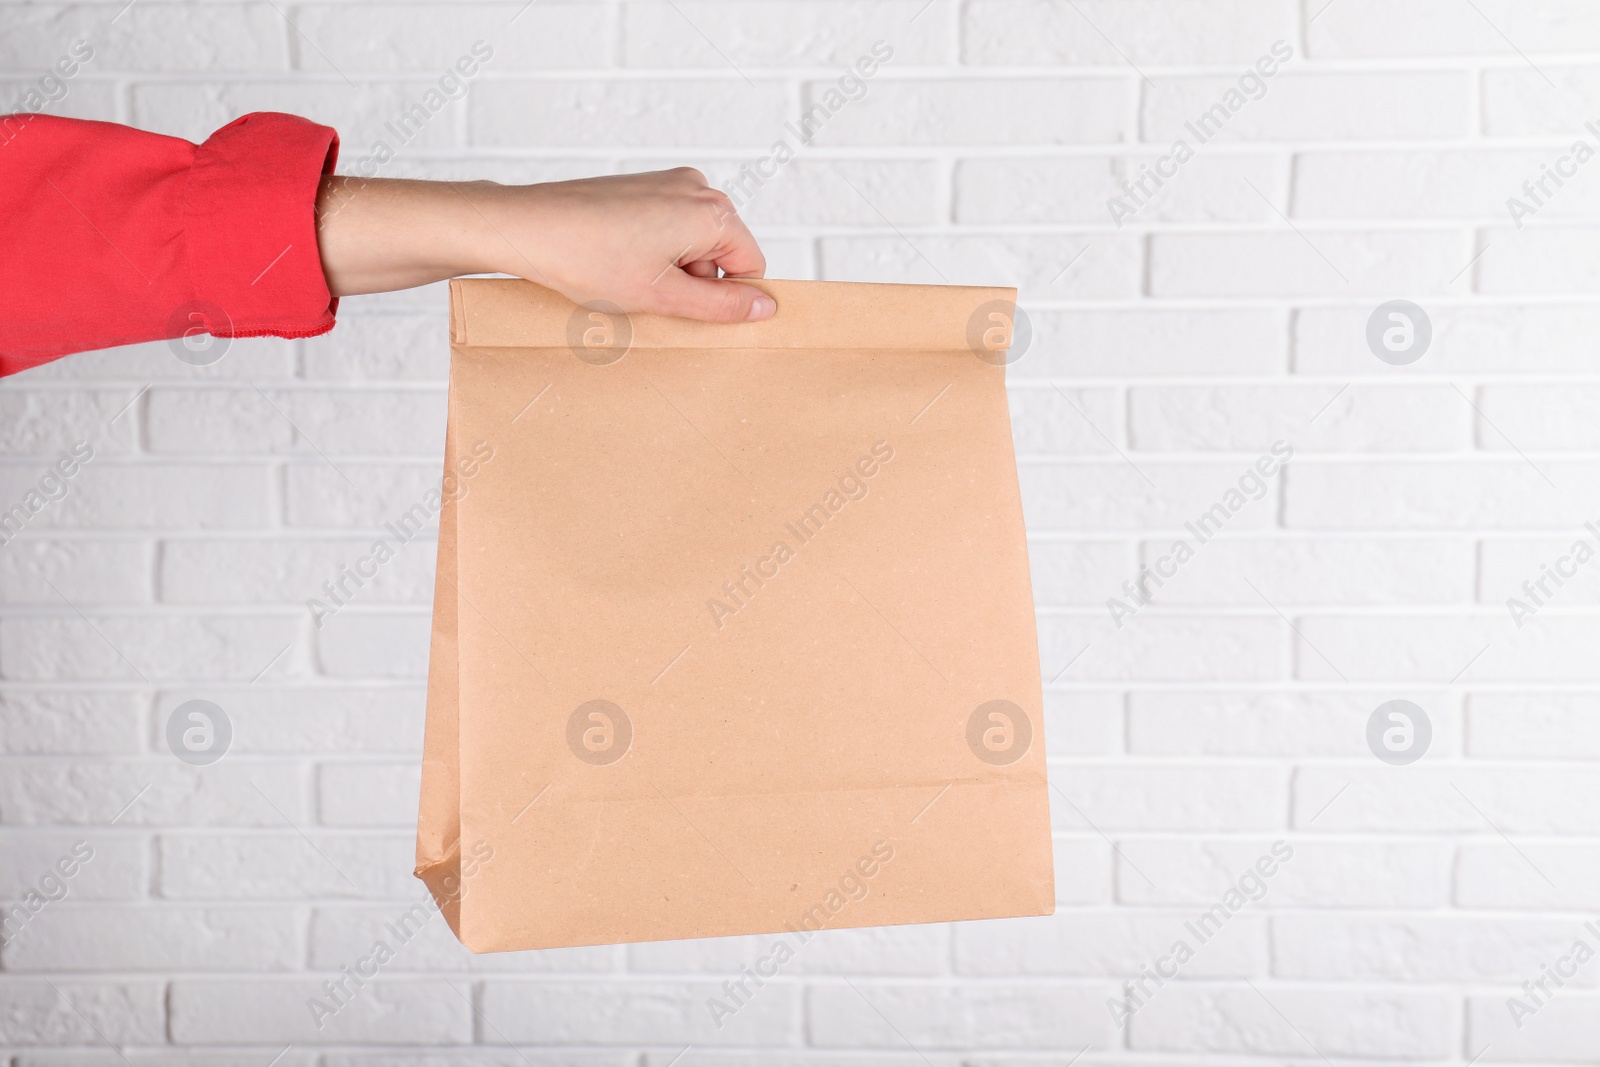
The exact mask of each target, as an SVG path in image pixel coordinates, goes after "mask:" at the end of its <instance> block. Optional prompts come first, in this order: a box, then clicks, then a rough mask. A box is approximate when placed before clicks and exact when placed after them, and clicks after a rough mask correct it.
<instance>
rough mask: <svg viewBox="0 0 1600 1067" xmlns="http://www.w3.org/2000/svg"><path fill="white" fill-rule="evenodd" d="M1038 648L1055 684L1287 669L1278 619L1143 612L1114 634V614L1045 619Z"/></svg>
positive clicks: (1252, 674)
mask: <svg viewBox="0 0 1600 1067" xmlns="http://www.w3.org/2000/svg"><path fill="white" fill-rule="evenodd" d="M1039 647H1040V649H1041V653H1040V655H1041V660H1042V667H1043V670H1044V676H1045V678H1046V680H1047V681H1052V682H1053V681H1055V680H1056V678H1057V676H1058V675H1059V676H1061V677H1062V678H1064V679H1066V681H1068V682H1085V681H1112V680H1120V681H1133V680H1140V681H1178V680H1186V681H1195V680H1200V679H1204V680H1207V681H1225V680H1235V681H1242V680H1246V679H1248V680H1254V681H1259V680H1263V679H1270V678H1277V677H1280V676H1281V675H1282V674H1283V671H1284V667H1283V665H1282V662H1281V661H1282V660H1283V657H1284V655H1285V651H1284V634H1283V629H1282V627H1281V626H1280V624H1279V622H1278V620H1277V619H1271V620H1268V619H1254V618H1240V617H1235V616H1229V617H1225V618H1217V617H1210V618H1205V617H1184V618H1176V617H1171V616H1166V617H1157V616H1154V615H1141V616H1139V617H1137V618H1135V619H1133V620H1132V621H1130V622H1125V623H1124V625H1123V628H1122V629H1121V630H1117V629H1115V628H1114V627H1113V626H1112V624H1111V621H1110V618H1109V614H1107V615H1097V616H1095V617H1093V618H1092V619H1084V618H1079V617H1075V616H1059V615H1046V616H1044V617H1042V618H1041V619H1040V620H1039ZM1085 647H1087V648H1088V650H1089V651H1087V652H1085V651H1084V649H1085ZM1080 653H1082V658H1079V659H1077V660H1076V662H1074V657H1077V656H1079V654H1080ZM1069 663H1070V664H1071V668H1070V670H1069V669H1068V664H1069Z"/></svg>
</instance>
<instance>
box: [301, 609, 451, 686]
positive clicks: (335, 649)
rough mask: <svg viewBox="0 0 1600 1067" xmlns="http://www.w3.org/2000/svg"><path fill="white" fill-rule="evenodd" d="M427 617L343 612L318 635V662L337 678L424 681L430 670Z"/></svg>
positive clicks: (428, 618) (428, 624)
mask: <svg viewBox="0 0 1600 1067" xmlns="http://www.w3.org/2000/svg"><path fill="white" fill-rule="evenodd" d="M431 622H432V620H431V618H430V617H429V616H428V615H427V614H414V615H371V614H365V613H361V614H357V613H355V612H353V611H345V612H341V613H340V614H339V616H338V617H337V618H334V619H331V620H329V621H328V622H327V623H326V625H325V626H324V627H323V628H322V629H321V630H319V631H318V632H317V662H318V664H319V665H320V666H321V668H322V671H323V673H325V674H328V675H330V676H332V677H335V678H406V679H415V678H423V677H426V675H427V670H428V638H429V635H430V634H431V632H432V629H431Z"/></svg>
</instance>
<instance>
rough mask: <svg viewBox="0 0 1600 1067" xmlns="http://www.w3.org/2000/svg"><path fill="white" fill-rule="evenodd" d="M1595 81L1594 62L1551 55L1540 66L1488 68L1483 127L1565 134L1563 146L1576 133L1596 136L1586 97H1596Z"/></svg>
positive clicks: (1492, 131)
mask: <svg viewBox="0 0 1600 1067" xmlns="http://www.w3.org/2000/svg"><path fill="white" fill-rule="evenodd" d="M1590 21H1592V20H1590ZM1586 29H1587V26H1586ZM1588 32H1591V33H1592V32H1593V31H1592V29H1589V30H1588ZM1596 87H1600V67H1597V66H1592V65H1584V66H1573V65H1568V64H1556V63H1551V62H1549V61H1548V60H1546V61H1545V62H1543V63H1540V64H1539V66H1538V69H1537V70H1530V69H1528V68H1526V67H1524V66H1523V65H1521V64H1520V63H1519V64H1517V65H1516V66H1508V67H1506V68H1504V69H1500V70H1485V71H1484V72H1483V85H1482V93H1483V132H1484V133H1486V134H1489V135H1490V136H1494V137H1527V136H1539V135H1548V136H1550V137H1556V138H1560V141H1561V147H1562V148H1565V147H1566V146H1568V145H1570V144H1571V142H1572V140H1573V139H1574V138H1577V137H1584V139H1585V140H1591V139H1590V138H1588V137H1585V135H1584V133H1583V126H1584V123H1586V122H1588V121H1589V120H1591V119H1593V118H1594V117H1595V114H1594V111H1593V110H1592V109H1591V107H1590V106H1589V105H1588V103H1587V101H1589V100H1591V99H1593V93H1594V91H1595V89H1596ZM1591 147H1592V140H1591ZM1554 154H1555V153H1552V155H1554ZM1508 195H1509V194H1508Z"/></svg>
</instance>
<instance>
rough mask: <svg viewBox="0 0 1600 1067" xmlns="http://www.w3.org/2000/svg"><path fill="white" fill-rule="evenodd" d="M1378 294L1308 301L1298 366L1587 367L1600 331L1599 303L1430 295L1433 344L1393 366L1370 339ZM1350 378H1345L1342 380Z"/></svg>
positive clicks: (1402, 370)
mask: <svg viewBox="0 0 1600 1067" xmlns="http://www.w3.org/2000/svg"><path fill="white" fill-rule="evenodd" d="M1377 304H1378V300H1376V299H1375V300H1373V301H1372V302H1371V303H1370V304H1366V305H1362V306H1359V307H1318V308H1304V309H1302V310H1300V311H1298V312H1296V314H1295V328H1294V336H1295V373H1297V374H1327V375H1348V374H1385V375H1413V374H1414V375H1435V374H1439V375H1460V374H1473V373H1482V372H1488V373H1493V374H1503V375H1508V376H1512V377H1515V376H1519V375H1537V374H1549V373H1572V372H1577V373H1587V372H1588V369H1589V367H1590V366H1591V365H1592V362H1591V361H1592V358H1593V345H1592V343H1591V341H1590V338H1592V337H1593V336H1594V335H1595V334H1596V333H1597V332H1600V306H1596V305H1590V304H1571V303H1564V304H1563V303H1557V304H1499V303H1496V304H1493V305H1480V306H1465V305H1449V304H1441V303H1437V302H1433V301H1426V302H1424V304H1423V310H1424V312H1425V313H1426V314H1427V315H1428V318H1429V321H1430V323H1431V324H1432V327H1433V342H1432V346H1431V347H1430V349H1429V351H1428V352H1427V353H1426V354H1425V355H1424V356H1423V357H1422V359H1420V360H1418V361H1417V362H1416V363H1413V364H1411V365H1410V366H1406V367H1390V366H1388V365H1387V364H1384V363H1380V362H1379V361H1378V359H1377V357H1376V356H1374V355H1373V354H1372V352H1371V351H1370V350H1369V349H1368V348H1367V346H1366V341H1365V338H1366V324H1367V319H1368V317H1369V316H1370V315H1371V314H1372V312H1373V310H1374V308H1375V307H1376V306H1377ZM1340 384H1343V383H1340Z"/></svg>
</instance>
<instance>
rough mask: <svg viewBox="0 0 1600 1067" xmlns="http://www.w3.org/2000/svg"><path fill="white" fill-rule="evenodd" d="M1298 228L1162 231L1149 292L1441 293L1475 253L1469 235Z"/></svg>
mask: <svg viewBox="0 0 1600 1067" xmlns="http://www.w3.org/2000/svg"><path fill="white" fill-rule="evenodd" d="M1299 229H1300V232H1298V233H1296V232H1294V231H1291V230H1287V229H1284V230H1279V231H1274V232H1270V233H1165V234H1157V235H1155V236H1154V237H1152V238H1151V239H1150V292H1151V294H1152V295H1154V296H1171V297H1180V296H1212V297H1224V296H1231V297H1244V296H1248V297H1251V298H1253V299H1259V298H1261V297H1268V296H1280V297H1297V296H1321V295H1329V296H1335V297H1349V296H1353V295H1355V294H1357V293H1367V294H1372V295H1375V296H1378V297H1380V298H1381V299H1384V300H1387V299H1389V298H1390V297H1392V296H1393V295H1394V293H1395V292H1405V293H1410V294H1412V295H1413V296H1416V295H1418V294H1430V293H1442V292H1444V290H1445V288H1446V287H1447V286H1448V285H1449V284H1450V279H1451V278H1453V277H1455V276H1456V275H1458V274H1459V273H1460V272H1461V268H1463V267H1465V266H1466V265H1467V262H1468V261H1469V260H1470V259H1471V258H1472V250H1471V249H1470V248H1469V242H1468V241H1467V237H1466V235H1465V234H1458V233H1452V232H1445V231H1437V230H1429V231H1425V232H1408V233H1407V232H1393V231H1375V230H1374V231H1352V230H1320V229H1310V228H1307V227H1304V226H1302V227H1300V228H1299ZM1313 410H1314V409H1313ZM1308 417H1309V416H1308Z"/></svg>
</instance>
